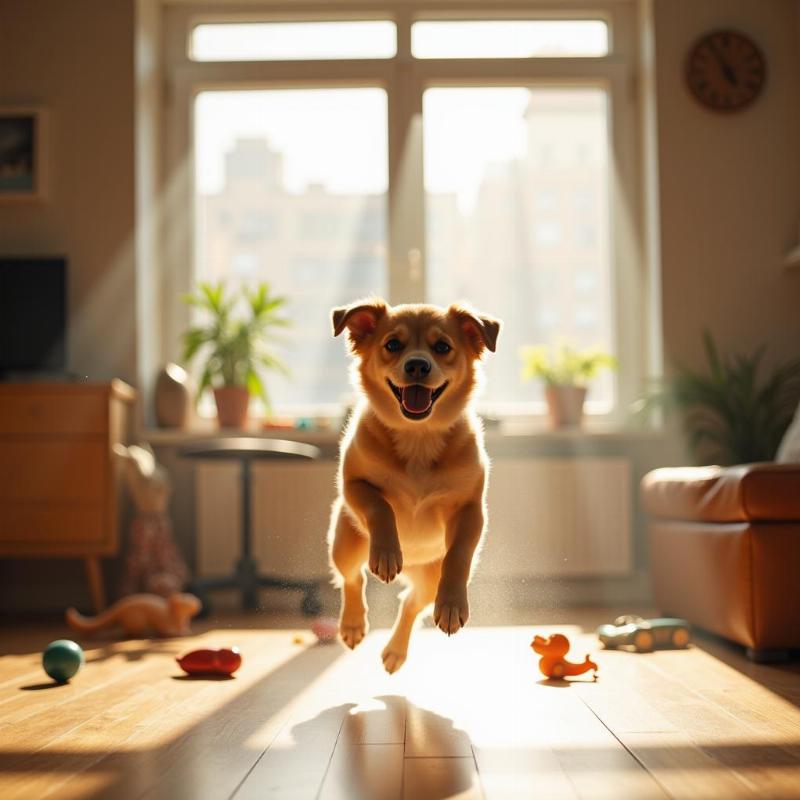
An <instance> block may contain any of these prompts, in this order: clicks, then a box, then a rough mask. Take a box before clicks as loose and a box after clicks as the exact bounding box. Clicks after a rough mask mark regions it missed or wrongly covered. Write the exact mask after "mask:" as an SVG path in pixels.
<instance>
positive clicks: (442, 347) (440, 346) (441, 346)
mask: <svg viewBox="0 0 800 800" xmlns="http://www.w3.org/2000/svg"><path fill="white" fill-rule="evenodd" d="M452 349H453V348H452V347H450V345H449V344H447V342H445V341H444V340H443V339H439V341H438V342H436V344H435V345H434V346H433V352H434V353H439V354H440V355H444V354H445V353H449V352H450V351H451V350H452Z"/></svg>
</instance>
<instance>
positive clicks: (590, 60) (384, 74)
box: [160, 0, 650, 426]
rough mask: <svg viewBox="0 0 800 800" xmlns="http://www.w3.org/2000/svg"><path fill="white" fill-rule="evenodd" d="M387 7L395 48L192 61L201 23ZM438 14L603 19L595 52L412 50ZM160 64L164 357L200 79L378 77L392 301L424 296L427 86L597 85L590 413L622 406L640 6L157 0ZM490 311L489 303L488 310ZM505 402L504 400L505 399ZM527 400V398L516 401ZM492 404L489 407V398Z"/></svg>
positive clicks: (639, 293)
mask: <svg viewBox="0 0 800 800" xmlns="http://www.w3.org/2000/svg"><path fill="white" fill-rule="evenodd" d="M356 19H358V20H374V19H388V20H392V21H394V22H395V24H396V25H397V53H396V55H395V56H394V57H392V58H381V59H360V58H359V59H353V60H348V59H336V60H311V61H306V60H290V61H272V60H271V61H194V60H192V59H191V58H190V55H189V53H190V49H189V48H190V41H191V30H192V28H193V27H194V26H195V25H197V24H201V23H207V22H244V21H249V22H265V21H276V22H278V21H280V22H285V21H333V20H356ZM423 19H424V20H429V19H448V20H468V19H595V20H596V19H602V20H603V21H605V22H606V24H607V25H608V26H609V32H608V43H609V52H608V54H607V55H605V56H571V57H531V58H527V59H523V58H508V59H498V58H448V59H430V58H419V59H418V58H415V57H414V56H413V55H412V54H411V25H412V23H413V22H415V21H417V20H423ZM163 22H164V34H165V35H164V60H163V63H164V68H165V77H166V93H165V113H164V115H163V137H162V146H163V153H164V160H163V168H164V175H165V176H168V180H167V183H166V189H167V204H168V207H167V218H168V224H166V225H164V230H163V235H162V237H161V241H160V263H161V264H162V265H164V268H163V269H161V270H160V273H161V276H162V280H161V286H160V291H161V297H162V307H163V312H164V313H163V319H162V324H161V331H162V336H161V339H162V341H161V356H162V359H163V360H168V359H175V358H176V357H177V356H178V339H179V335H180V333H181V332H182V331H183V330H184V329H185V327H186V326H187V325H188V323H189V309H188V308H187V307H186V306H184V305H183V304H181V303H180V302H179V298H180V297H181V296H183V295H184V294H186V293H188V292H189V291H191V288H192V281H193V274H194V259H195V241H196V236H197V231H196V230H195V225H194V220H195V192H194V188H195V187H194V131H193V113H194V101H195V98H196V97H197V95H198V94H199V93H201V92H204V91H219V90H225V89H236V90H248V89H251V90H256V89H276V88H293V89H299V88H355V87H377V88H382V89H384V90H385V91H386V93H387V101H388V117H389V118H388V160H389V186H388V197H387V208H388V217H389V218H388V220H387V270H388V275H387V283H388V287H389V288H388V294H389V296H388V298H387V300H388V301H389V302H390V303H392V304H395V303H404V302H424V300H425V298H424V292H425V204H424V198H425V192H424V183H423V161H422V97H423V94H424V92H425V91H426V90H427V89H428V88H433V87H458V86H461V87H483V86H488V87H491V86H526V87H527V86H542V87H551V86H552V87H564V86H587V87H589V86H596V87H600V88H603V89H604V90H605V91H606V92H607V93H608V98H609V115H608V122H609V145H610V153H609V156H610V158H609V183H610V186H609V192H610V201H609V224H610V229H609V233H610V237H609V238H610V247H611V251H610V253H609V259H610V263H611V265H612V267H611V287H610V289H611V321H612V341H613V345H614V351H615V354H616V356H617V358H618V359H619V362H620V364H621V365H622V366H621V369H620V370H619V372H618V373H617V375H616V402H615V404H614V407H613V408H612V409H611V410H610V411H609V412H608V413H603V414H596V415H593V416H594V417H595V419H597V420H602V421H603V422H604V423H608V424H610V425H613V426H620V425H622V424H624V422H625V420H626V418H627V409H628V408H629V407H630V405H631V403H632V402H633V401H634V400H635V399H636V397H637V396H638V395H639V393H640V391H641V387H642V385H643V383H644V380H645V377H646V375H647V339H648V337H647V333H648V328H647V320H646V318H645V309H646V308H648V307H649V306H650V304H649V303H648V302H647V286H648V282H647V269H646V264H645V257H644V247H643V239H644V236H643V224H644V220H643V213H642V206H643V191H642V185H641V180H640V174H641V172H642V170H641V164H640V161H641V157H640V153H641V152H642V148H641V143H640V141H639V139H640V130H639V127H640V116H639V109H638V100H637V92H636V65H637V58H638V56H637V40H636V27H637V14H636V6H635V3H634V2H633V1H632V0H605V1H602V0H601V1H599V2H595V3H576V2H572V0H561V2H558V3H556V2H554V0H548V2H544V0H542V2H537V0H533V1H531V0H528V1H527V2H519V1H518V0H517V1H516V2H513V1H512V2H504V3H503V5H502V7H500V8H498V7H497V6H495V5H494V3H490V2H474V1H473V2H470V0H465V2H458V3H456V2H449V1H448V0H438V1H437V0H431V1H430V2H425V1H424V0H420V1H419V2H405V1H404V0H395V2H393V3H386V4H382V5H379V4H378V3H377V2H346V0H342V2H337V0H330V2H325V1H324V0H322V1H321V2H316V3H302V4H301V3H296V4H293V5H291V6H290V5H288V4H287V3H286V2H283V3H280V2H274V3H273V2H270V0H264V1H263V2H258V3H252V4H251V5H247V6H244V7H243V6H239V7H238V8H237V9H232V10H228V9H226V8H225V7H224V6H222V4H221V3H219V2H208V3H203V2H200V3H194V4H192V3H185V2H176V0H173V2H172V3H167V4H166V5H165V7H164V19H163ZM485 310H486V311H488V312H491V311H492V309H485ZM504 406H505V404H504ZM523 409H524V410H523ZM491 410H492V411H494V410H495V409H491ZM500 410H501V411H502V413H503V414H504V415H505V414H509V415H511V414H519V413H524V414H525V415H526V416H528V415H530V416H533V417H539V416H543V415H544V412H545V409H544V407H543V404H542V405H541V407H537V406H536V404H534V403H533V401H530V402H527V403H509V404H508V407H507V408H505V407H504V408H503V409H500Z"/></svg>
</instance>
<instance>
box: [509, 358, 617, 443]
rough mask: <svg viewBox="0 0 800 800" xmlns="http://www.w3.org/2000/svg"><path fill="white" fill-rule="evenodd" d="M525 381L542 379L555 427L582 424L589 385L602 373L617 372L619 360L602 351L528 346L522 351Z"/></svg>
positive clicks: (522, 375) (523, 378)
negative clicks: (604, 371) (612, 370)
mask: <svg viewBox="0 0 800 800" xmlns="http://www.w3.org/2000/svg"><path fill="white" fill-rule="evenodd" d="M520 358H521V359H522V373H521V377H522V380H524V381H527V380H531V379H533V378H539V379H540V380H542V381H543V382H544V385H545V389H544V393H545V398H546V400H547V407H548V411H549V413H550V420H551V422H552V424H553V426H554V427H557V428H558V427H565V426H573V425H578V424H580V421H581V419H582V417H583V404H584V401H585V399H586V392H587V384H588V382H589V381H590V380H591V379H592V378H594V377H595V376H596V375H597V374H598V372H600V370H602V369H616V367H617V360H616V358H614V356H612V355H609V354H608V353H605V352H603V351H602V350H594V349H588V350H576V349H575V348H574V347H571V346H570V345H568V344H561V345H558V346H557V347H555V348H548V347H546V346H544V345H525V346H523V347H521V348H520Z"/></svg>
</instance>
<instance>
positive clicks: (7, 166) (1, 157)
mask: <svg viewBox="0 0 800 800" xmlns="http://www.w3.org/2000/svg"><path fill="white" fill-rule="evenodd" d="M45 136H46V115H45V112H44V110H43V109H41V108H30V107H29V108H24V107H16V108H7V107H0V202H8V201H21V200H43V199H44V197H45V189H46V181H47V164H46V161H47V154H46V152H45Z"/></svg>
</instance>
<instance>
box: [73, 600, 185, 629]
mask: <svg viewBox="0 0 800 800" xmlns="http://www.w3.org/2000/svg"><path fill="white" fill-rule="evenodd" d="M200 608H201V603H200V601H199V600H198V599H197V598H196V597H195V596H194V595H193V594H179V593H178V592H174V593H173V594H171V595H170V596H169V597H168V598H166V599H164V598H163V597H160V596H159V595H156V594H132V595H129V596H128V597H123V598H122V599H121V600H117V602H116V603H114V605H113V606H111V608H108V609H106V610H105V611H103V612H102V613H100V614H98V615H97V616H96V617H85V616H83V615H82V614H79V613H78V612H77V611H76V610H75V609H74V608H68V609H67V623H68V624H69V626H70V628H72V629H73V630H74V631H77V632H78V633H80V634H83V635H85V636H91V635H92V634H93V633H98V632H100V631H103V630H107V629H108V628H115V627H120V628H122V630H123V631H125V633H126V634H127V635H128V636H131V637H142V636H145V635H146V634H147V633H148V632H151V631H152V632H153V633H155V634H157V635H158V636H188V635H189V634H190V633H191V631H190V630H189V620H190V619H191V618H192V617H194V616H195V615H196V614H197V613H199V611H200Z"/></svg>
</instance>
